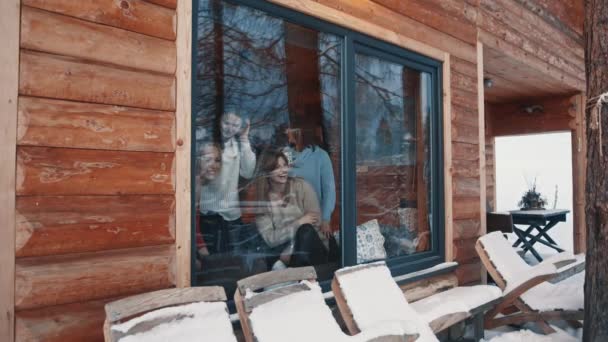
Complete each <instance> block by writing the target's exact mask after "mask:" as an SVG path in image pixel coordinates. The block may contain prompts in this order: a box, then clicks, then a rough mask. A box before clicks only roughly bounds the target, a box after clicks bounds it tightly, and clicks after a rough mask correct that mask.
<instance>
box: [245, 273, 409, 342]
mask: <svg viewBox="0 0 608 342" xmlns="http://www.w3.org/2000/svg"><path fill="white" fill-rule="evenodd" d="M237 285H238V286H237V290H236V293H235V295H234V301H235V304H236V307H237V311H238V313H239V318H240V321H241V327H242V329H243V334H244V336H245V340H246V341H247V342H254V341H256V342H286V341H289V342H310V341H332V342H410V341H415V340H416V339H417V337H418V334H417V333H416V332H415V330H414V326H413V325H411V324H410V325H407V324H401V323H399V322H382V324H378V325H377V326H374V327H372V328H370V329H369V330H368V331H366V332H364V333H361V334H357V335H355V336H348V335H347V334H345V333H344V332H343V331H342V330H341V329H340V327H339V325H338V323H337V322H336V320H335V319H334V317H333V315H332V313H331V310H330V309H329V307H328V306H327V304H325V299H324V297H323V293H322V292H321V288H320V287H319V285H318V284H317V282H316V272H315V270H314V268H313V267H300V268H288V269H285V270H279V271H272V272H266V273H262V274H258V275H255V276H251V277H249V278H245V279H242V280H240V281H239V282H237Z"/></svg>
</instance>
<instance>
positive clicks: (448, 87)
mask: <svg viewBox="0 0 608 342" xmlns="http://www.w3.org/2000/svg"><path fill="white" fill-rule="evenodd" d="M450 62H451V61H450V54H449V53H446V54H445V56H444V58H443V182H444V184H443V188H444V199H443V203H444V205H445V208H444V215H445V261H452V260H453V259H454V241H453V240H454V228H453V227H454V223H453V215H452V171H453V170H452V79H451V75H452V74H451V73H452V69H451V67H450Z"/></svg>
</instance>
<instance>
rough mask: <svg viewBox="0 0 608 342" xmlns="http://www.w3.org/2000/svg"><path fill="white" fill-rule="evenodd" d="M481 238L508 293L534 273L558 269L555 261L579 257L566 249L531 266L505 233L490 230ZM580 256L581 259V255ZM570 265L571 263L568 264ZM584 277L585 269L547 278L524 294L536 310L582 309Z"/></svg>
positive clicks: (546, 272) (505, 291) (524, 297)
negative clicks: (559, 278)
mask: <svg viewBox="0 0 608 342" xmlns="http://www.w3.org/2000/svg"><path fill="white" fill-rule="evenodd" d="M479 239H480V240H481V242H482V243H483V246H484V250H485V251H486V253H487V254H488V256H489V258H490V260H491V261H492V262H493V263H494V265H495V266H496V269H497V270H498V272H500V274H501V275H502V277H503V278H504V279H505V281H506V284H507V286H506V288H505V289H504V295H506V294H508V293H509V292H511V291H513V290H514V289H515V288H517V287H518V286H519V285H521V284H522V283H524V282H525V281H527V280H529V279H531V278H533V277H536V276H540V275H544V274H553V273H555V272H556V271H557V269H556V268H555V266H554V265H553V263H554V262H557V261H560V260H566V259H573V258H575V257H574V256H573V255H572V254H570V253H565V254H564V255H557V256H555V257H553V258H551V259H550V260H547V261H545V262H542V263H540V264H538V265H536V266H530V265H528V264H527V263H526V262H525V261H524V260H523V259H522V258H521V257H519V255H518V254H517V253H516V252H515V250H514V249H513V248H512V247H511V245H510V244H509V242H508V241H507V240H506V239H505V238H504V237H503V236H502V233H500V232H494V233H490V234H487V235H485V236H483V237H481V238H479ZM576 259H577V260H578V262H581V260H580V258H579V257H576ZM567 267H569V265H568V266H565V267H564V268H567ZM584 280H585V273H584V272H581V273H578V274H576V275H574V276H572V277H570V278H568V279H565V280H563V281H561V282H559V283H557V284H551V283H549V282H543V283H541V284H539V285H537V286H534V287H533V288H531V289H529V290H528V291H526V292H525V293H524V294H523V295H522V296H521V298H522V299H523V300H524V302H526V304H528V305H529V306H530V307H532V308H533V309H534V310H541V311H549V310H554V309H564V310H579V309H582V308H583V303H584V297H583V296H584V292H583V284H584Z"/></svg>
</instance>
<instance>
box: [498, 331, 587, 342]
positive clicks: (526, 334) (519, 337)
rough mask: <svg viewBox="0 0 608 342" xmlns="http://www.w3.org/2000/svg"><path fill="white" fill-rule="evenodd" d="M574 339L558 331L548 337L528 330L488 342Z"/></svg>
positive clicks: (565, 340)
mask: <svg viewBox="0 0 608 342" xmlns="http://www.w3.org/2000/svg"><path fill="white" fill-rule="evenodd" d="M576 341H578V340H577V339H576V338H574V337H572V336H570V335H568V334H566V333H564V332H562V331H558V332H556V333H554V334H550V335H539V334H536V333H533V332H532V331H530V330H520V331H513V332H509V333H505V334H502V335H500V336H496V337H494V338H492V339H490V340H488V342H576Z"/></svg>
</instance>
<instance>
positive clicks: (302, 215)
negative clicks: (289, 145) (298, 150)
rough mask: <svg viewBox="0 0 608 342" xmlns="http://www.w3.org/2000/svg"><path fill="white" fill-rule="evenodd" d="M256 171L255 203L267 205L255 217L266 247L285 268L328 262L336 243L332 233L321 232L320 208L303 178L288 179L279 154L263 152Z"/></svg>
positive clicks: (285, 158)
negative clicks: (278, 254)
mask: <svg viewBox="0 0 608 342" xmlns="http://www.w3.org/2000/svg"><path fill="white" fill-rule="evenodd" d="M258 170H259V175H258V179H257V192H258V200H259V201H262V202H265V203H266V204H267V206H266V209H265V210H264V211H263V213H261V214H259V215H258V216H257V217H256V224H257V228H258V231H259V232H260V234H261V235H262V237H263V238H264V240H265V241H266V243H267V244H268V246H269V247H271V248H272V249H273V250H275V251H277V252H279V253H280V260H281V261H282V262H283V263H284V264H285V265H286V266H291V267H298V266H308V265H318V264H323V263H326V262H328V261H330V260H328V258H329V255H330V253H329V248H330V245H332V248H333V246H335V245H336V244H335V241H332V243H331V244H330V239H333V237H332V235H331V232H330V231H323V230H322V229H321V209H320V207H319V202H318V200H317V194H316V193H315V191H314V190H313V188H312V187H311V186H310V185H309V184H308V183H306V181H304V180H303V179H301V178H294V177H290V176H289V174H288V172H289V167H288V164H287V157H286V156H285V155H284V154H283V152H281V151H267V152H265V153H264V154H263V156H262V158H261V160H260V162H259V164H258ZM332 252H333V251H332ZM331 254H332V255H333V254H336V253H331Z"/></svg>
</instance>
